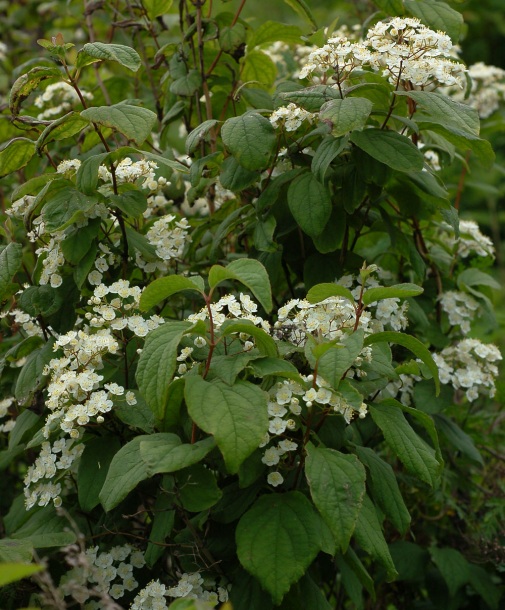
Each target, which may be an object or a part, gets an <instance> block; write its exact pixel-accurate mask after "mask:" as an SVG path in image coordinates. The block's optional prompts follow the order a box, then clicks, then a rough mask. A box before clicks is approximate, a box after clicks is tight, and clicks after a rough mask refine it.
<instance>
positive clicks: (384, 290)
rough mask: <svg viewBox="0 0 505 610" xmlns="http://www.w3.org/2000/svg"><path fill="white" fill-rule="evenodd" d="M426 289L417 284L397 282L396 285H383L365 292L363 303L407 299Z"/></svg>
mask: <svg viewBox="0 0 505 610" xmlns="http://www.w3.org/2000/svg"><path fill="white" fill-rule="evenodd" d="M423 292H424V289H423V288H421V286H417V284H397V285H396V286H381V287H379V288H369V289H368V290H366V291H365V292H364V294H363V304H364V305H370V303H374V302H375V301H381V300H382V299H394V298H398V299H406V298H407V297H415V296H417V295H418V294H422V293H423Z"/></svg>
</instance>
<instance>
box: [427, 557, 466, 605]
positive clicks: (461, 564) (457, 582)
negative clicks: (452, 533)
mask: <svg viewBox="0 0 505 610" xmlns="http://www.w3.org/2000/svg"><path fill="white" fill-rule="evenodd" d="M430 555H431V558H432V560H433V563H434V564H435V565H436V566H437V568H438V569H439V570H440V573H441V574H442V576H443V579H444V580H445V583H446V585H447V588H448V589H449V595H450V596H451V598H454V596H455V595H456V593H457V591H458V589H460V588H461V587H463V586H464V585H466V584H467V582H468V581H469V579H470V570H469V565H468V562H467V560H466V559H465V558H464V557H463V555H462V554H461V553H460V552H459V551H457V550H456V549H449V548H445V549H439V548H437V547H432V548H431V549H430Z"/></svg>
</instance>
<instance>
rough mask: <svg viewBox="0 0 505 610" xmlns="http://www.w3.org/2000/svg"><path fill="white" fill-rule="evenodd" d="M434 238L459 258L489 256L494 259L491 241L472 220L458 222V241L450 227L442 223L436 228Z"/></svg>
mask: <svg viewBox="0 0 505 610" xmlns="http://www.w3.org/2000/svg"><path fill="white" fill-rule="evenodd" d="M436 238H437V240H439V241H440V244H441V245H443V246H444V247H445V248H446V249H447V250H449V251H450V252H451V253H453V254H457V256H459V257H461V258H468V257H470V256H482V257H486V256H489V257H491V258H494V255H495V248H494V244H493V242H492V240H491V239H490V238H489V237H488V236H487V235H484V234H483V233H482V232H481V230H480V229H479V225H478V224H477V223H476V222H475V221H474V220H460V221H459V239H457V238H456V236H455V234H454V229H453V227H452V226H451V225H449V224H447V223H445V222H442V223H440V224H439V225H438V227H437V232H436Z"/></svg>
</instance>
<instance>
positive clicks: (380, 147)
mask: <svg viewBox="0 0 505 610" xmlns="http://www.w3.org/2000/svg"><path fill="white" fill-rule="evenodd" d="M350 139H351V142H352V143H353V144H356V146H357V147H358V148H361V150H364V151H365V152H366V153H368V154H369V155H370V156H371V157H373V158H374V159H377V161H380V162H381V163H384V164H385V165H388V166H389V167H392V168H393V169H396V170H398V171H400V172H412V171H421V170H422V169H423V167H424V157H423V154H422V152H421V151H420V150H419V149H418V148H417V146H415V144H413V143H412V142H411V141H410V140H409V139H408V138H407V137H405V136H402V135H401V134H399V133H396V131H385V130H382V129H365V130H364V131H353V133H352V134H351V138H350Z"/></svg>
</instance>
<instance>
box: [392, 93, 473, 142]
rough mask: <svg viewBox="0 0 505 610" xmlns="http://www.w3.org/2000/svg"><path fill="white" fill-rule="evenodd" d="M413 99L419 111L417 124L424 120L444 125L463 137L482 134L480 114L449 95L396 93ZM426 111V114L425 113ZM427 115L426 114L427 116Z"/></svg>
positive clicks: (416, 116)
mask: <svg viewBox="0 0 505 610" xmlns="http://www.w3.org/2000/svg"><path fill="white" fill-rule="evenodd" d="M395 93H396V95H406V96H408V97H409V98H411V99H413V100H414V101H415V102H416V104H417V106H418V108H419V109H421V112H419V110H417V112H416V115H415V119H416V122H422V121H424V120H426V121H428V122H432V123H438V124H439V125H443V126H444V127H446V128H447V129H448V130H449V131H452V132H453V133H455V134H458V135H462V136H470V137H474V136H475V137H477V136H478V135H479V132H480V120H479V113H478V112H477V110H476V109H475V108H472V107H471V106H469V105H468V104H462V103H460V102H455V101H454V100H453V99H451V98H450V97H448V96H447V95H442V94H441V93H432V92H429V91H395ZM423 111H424V112H423ZM425 113H426V114H425Z"/></svg>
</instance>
